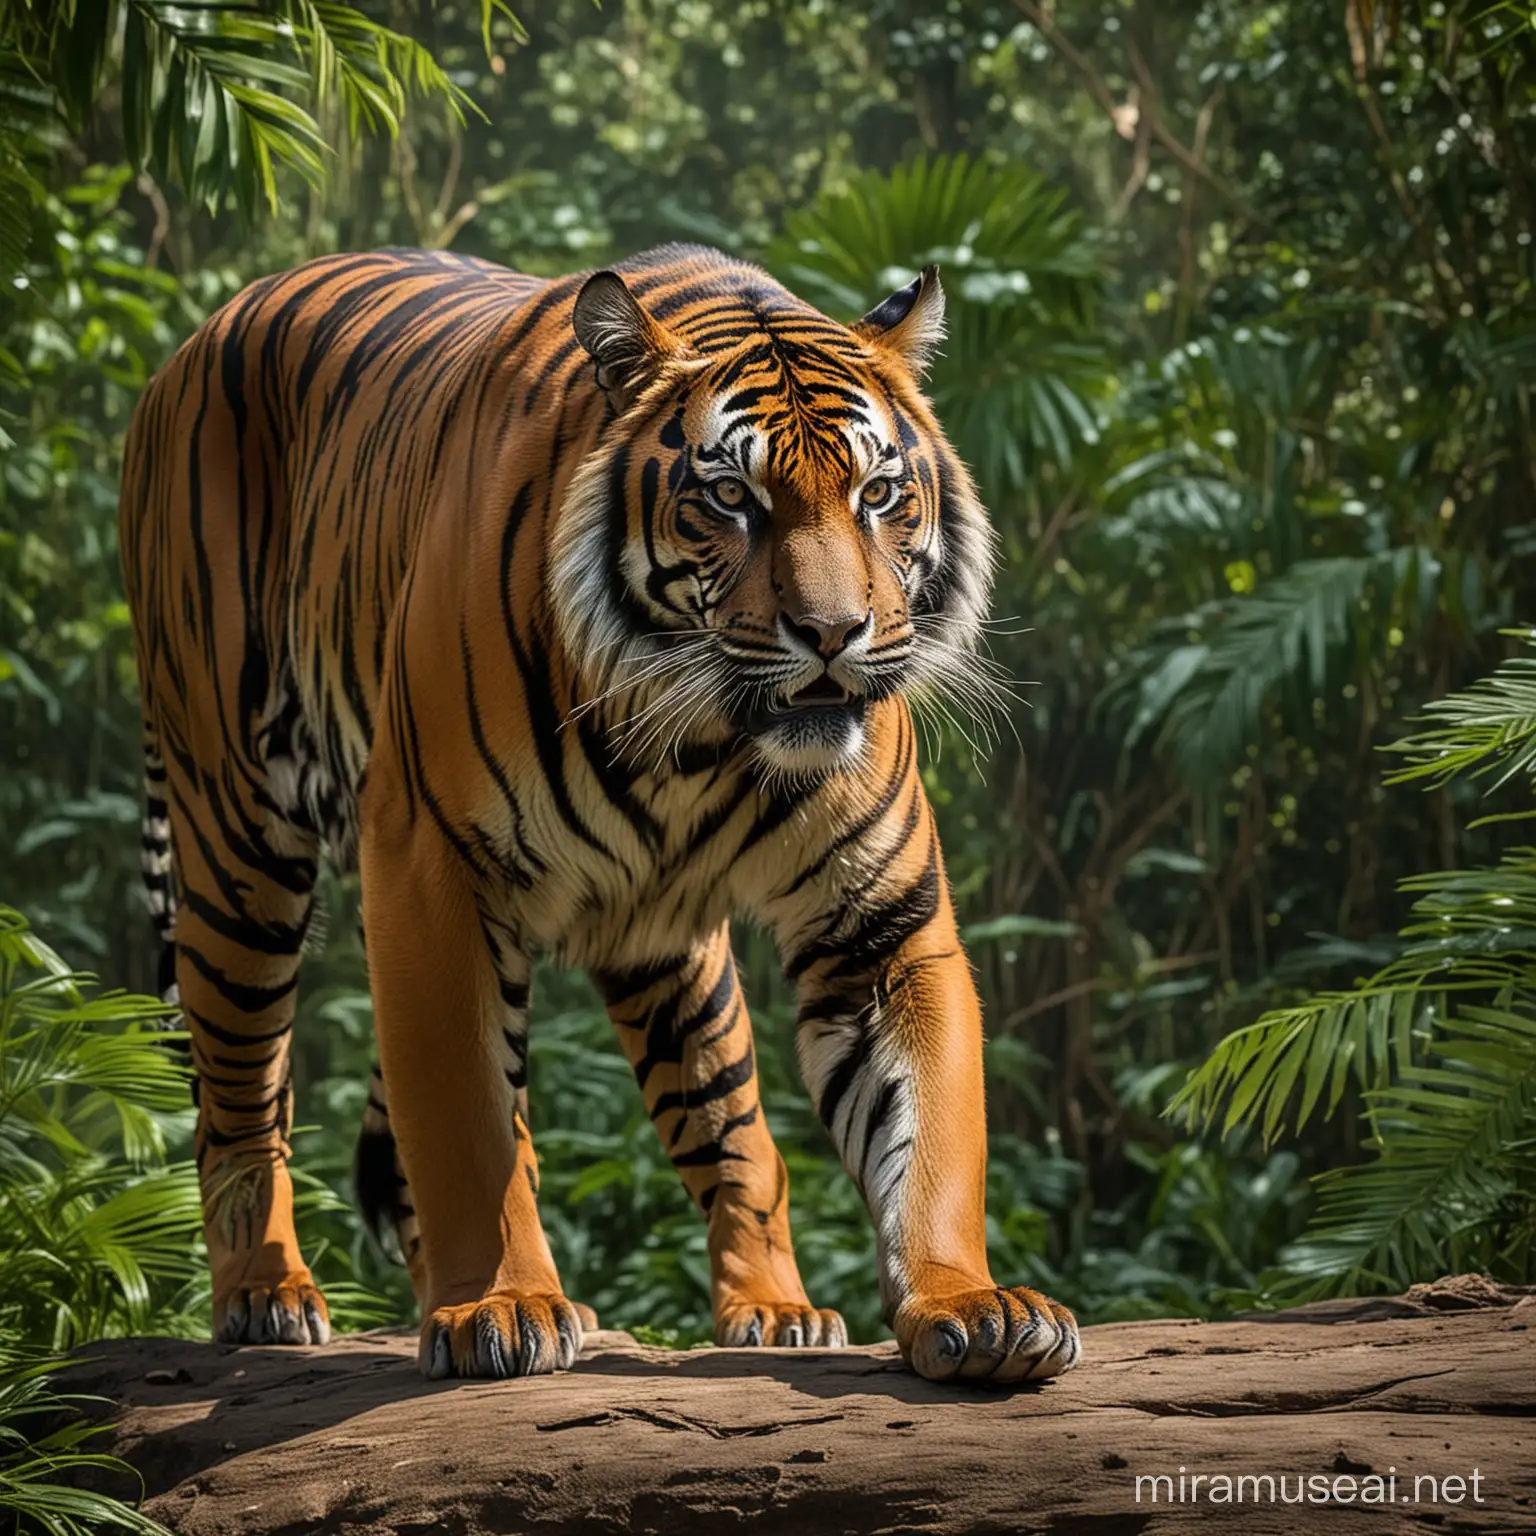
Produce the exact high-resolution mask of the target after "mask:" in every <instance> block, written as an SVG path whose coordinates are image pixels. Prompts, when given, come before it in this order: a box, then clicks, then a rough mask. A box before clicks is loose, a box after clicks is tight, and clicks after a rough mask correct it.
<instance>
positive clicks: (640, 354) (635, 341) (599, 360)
mask: <svg viewBox="0 0 1536 1536" xmlns="http://www.w3.org/2000/svg"><path fill="white" fill-rule="evenodd" d="M571 325H572V327H573V328H574V329H575V332H576V340H577V341H579V342H580V343H581V345H582V347H583V348H584V349H585V351H586V352H587V354H588V356H590V357H591V359H592V361H593V362H595V363H596V364H597V382H598V386H599V388H601V389H602V390H603V392H604V393H605V394H606V395H607V396H608V398H609V400H611V401H612V402H613V406H614V409H615V410H620V411H622V410H623V409H624V407H625V406H627V405H629V404H630V403H631V402H632V401H633V400H634V398H635V397H636V396H637V395H638V394H640V393H641V392H642V391H643V390H644V389H645V387H646V386H647V385H648V384H650V383H651V382H652V381H653V380H654V379H655V377H656V375H657V374H658V373H659V372H660V371H661V369H662V367H663V365H664V364H666V363H667V362H669V361H673V360H676V359H678V358H682V357H685V356H686V355H687V351H688V349H687V347H686V345H685V344H684V343H683V342H682V341H681V340H680V339H679V338H678V337H677V336H675V335H673V333H672V332H671V331H669V330H668V329H667V328H666V326H664V325H661V324H659V323H658V322H657V321H655V320H653V319H652V318H651V317H650V316H649V315H648V314H646V312H645V311H644V310H643V309H642V308H641V307H640V305H639V303H638V302H637V301H636V299H635V296H634V294H632V293H631V292H630V291H629V289H628V288H627V287H625V285H624V279H623V278H622V277H620V276H619V274H618V273H617V272H594V273H593V274H592V276H591V277H589V278H588V279H587V280H586V282H585V283H584V284H583V285H582V289H581V292H580V293H578V294H577V295H576V307H575V308H574V309H573V310H572V311H571Z"/></svg>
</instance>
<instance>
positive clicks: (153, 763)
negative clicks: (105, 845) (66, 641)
mask: <svg viewBox="0 0 1536 1536" xmlns="http://www.w3.org/2000/svg"><path fill="white" fill-rule="evenodd" d="M166 794H167V789H166V772H165V759H164V758H163V757H162V756H161V755H160V742H159V738H158V737H157V736H156V734H155V729H154V727H153V726H152V725H151V724H150V722H149V721H148V720H146V721H145V722H144V816H143V820H142V822H141V824H140V838H139V868H140V870H141V872H142V874H143V878H144V893H145V895H146V897H147V898H148V901H149V915H150V917H151V919H153V921H154V925H155V932H156V934H157V935H158V936H159V939H160V969H159V979H158V991H159V993H160V997H161V1000H162V1001H164V1002H167V1003H170V1004H171V1005H172V1006H173V1007H174V1006H176V1005H178V1004H179V1003H180V1001H181V998H180V994H179V992H178V989H177V986H176V869H175V862H174V858H173V855H172V851H171V808H170V803H169V801H168V800H167V799H166Z"/></svg>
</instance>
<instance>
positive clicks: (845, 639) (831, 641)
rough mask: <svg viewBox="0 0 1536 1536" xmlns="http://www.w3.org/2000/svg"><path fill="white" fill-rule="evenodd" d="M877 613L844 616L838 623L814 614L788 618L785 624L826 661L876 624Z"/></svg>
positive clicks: (798, 638)
mask: <svg viewBox="0 0 1536 1536" xmlns="http://www.w3.org/2000/svg"><path fill="white" fill-rule="evenodd" d="M874 618H875V613H874V609H872V608H871V609H869V610H867V611H866V612H864V613H862V614H852V613H849V614H844V615H843V616H842V617H841V618H838V619H823V618H819V617H817V615H815V614H813V613H807V614H803V615H802V616H801V617H800V618H798V619H791V618H789V617H787V616H786V617H785V620H784V624H785V627H786V628H787V629H788V630H789V632H790V633H791V634H792V635H793V636H794V637H795V639H797V640H799V641H802V642H803V643H804V644H806V645H808V646H810V648H811V649H812V650H813V651H815V652H816V653H817V654H818V655H820V656H822V657H824V658H825V659H826V660H828V661H831V659H832V658H833V657H834V656H836V655H837V654H838V653H839V652H840V651H845V650H847V648H848V647H849V646H850V645H851V644H852V643H853V642H854V641H855V640H857V639H858V638H859V637H860V636H861V635H862V634H863V633H864V631H865V630H866V629H867V628H868V627H869V626H870V625H871V624H872V623H873V622H874Z"/></svg>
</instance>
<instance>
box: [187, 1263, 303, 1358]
mask: <svg viewBox="0 0 1536 1536" xmlns="http://www.w3.org/2000/svg"><path fill="white" fill-rule="evenodd" d="M213 1337H214V1342H215V1343H218V1344H329V1343H330V1341H331V1315H330V1313H329V1311H327V1310H326V1305H325V1297H324V1296H322V1295H321V1294H320V1288H319V1287H318V1286H317V1285H316V1284H315V1282H314V1280H313V1279H312V1278H311V1276H310V1273H309V1271H308V1270H307V1269H302V1270H295V1271H294V1272H293V1273H292V1274H288V1275H284V1276H283V1277H282V1278H281V1279H280V1280H277V1281H276V1282H273V1283H262V1282H259V1281H245V1282H243V1283H241V1284H240V1285H237V1286H236V1287H235V1288H234V1289H233V1290H231V1291H229V1292H228V1293H226V1294H225V1295H223V1296H215V1297H214V1302H213Z"/></svg>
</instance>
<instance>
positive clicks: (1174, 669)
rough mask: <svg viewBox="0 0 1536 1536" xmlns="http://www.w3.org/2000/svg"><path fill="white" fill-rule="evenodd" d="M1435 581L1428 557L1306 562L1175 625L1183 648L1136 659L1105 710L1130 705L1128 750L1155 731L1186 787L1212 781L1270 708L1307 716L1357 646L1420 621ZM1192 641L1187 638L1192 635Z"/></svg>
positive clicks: (1259, 728) (1232, 762)
mask: <svg viewBox="0 0 1536 1536" xmlns="http://www.w3.org/2000/svg"><path fill="white" fill-rule="evenodd" d="M1438 573H1439V565H1438V562H1437V561H1436V559H1435V557H1434V555H1433V554H1432V553H1431V552H1430V551H1429V550H1427V549H1423V548H1419V547H1417V546H1407V547H1403V548H1398V549H1392V550H1387V551H1385V552H1383V553H1381V554H1375V555H1341V556H1335V557H1332V558H1328V559H1319V560H1302V561H1298V562H1297V563H1296V564H1295V565H1293V566H1291V567H1290V568H1289V569H1288V570H1286V571H1285V572H1283V573H1282V574H1281V575H1279V576H1277V577H1276V578H1275V579H1274V580H1273V581H1270V582H1266V583H1264V584H1263V585H1262V586H1260V587H1259V588H1258V589H1257V590H1256V591H1254V592H1252V593H1250V594H1246V595H1233V596H1232V597H1230V598H1229V599H1226V600H1222V601H1218V602H1214V603H1211V604H1209V605H1207V606H1206V608H1204V609H1203V610H1202V611H1201V612H1199V613H1197V614H1194V615H1190V616H1188V617H1186V618H1185V619H1184V620H1182V621H1181V622H1180V625H1179V628H1178V631H1177V633H1178V634H1179V636H1180V641H1179V643H1178V644H1175V645H1172V646H1168V645H1166V644H1165V645H1160V646H1152V647H1149V648H1148V649H1147V650H1145V651H1144V652H1143V653H1142V654H1141V656H1139V657H1138V658H1136V660H1135V662H1134V663H1133V666H1132V668H1131V671H1130V675H1129V677H1128V679H1127V681H1126V682H1124V683H1122V684H1120V685H1119V686H1118V688H1117V689H1116V690H1115V693H1114V694H1112V695H1111V696H1110V700H1111V702H1113V700H1114V699H1116V698H1119V699H1121V700H1124V699H1126V697H1127V695H1134V714H1133V717H1132V720H1131V724H1130V728H1129V732H1128V740H1129V742H1131V743H1132V744H1134V742H1135V741H1136V740H1138V739H1139V738H1140V737H1141V736H1142V735H1144V734H1145V733H1146V732H1147V731H1148V730H1150V729H1151V728H1153V727H1154V726H1157V727H1160V731H1159V738H1160V745H1161V746H1162V747H1163V749H1164V750H1166V751H1168V752H1169V754H1170V755H1171V756H1172V758H1173V761H1174V763H1175V765H1176V766H1177V768H1178V770H1179V771H1180V772H1181V773H1182V774H1184V775H1186V776H1187V777H1188V778H1189V779H1190V780H1191V781H1193V782H1198V783H1205V784H1209V783H1213V782H1219V781H1220V780H1221V779H1222V778H1224V777H1225V776H1226V775H1227V774H1229V773H1231V772H1232V771H1233V770H1234V769H1235V768H1236V767H1237V766H1238V765H1239V764H1240V763H1241V762H1242V760H1243V754H1244V751H1245V750H1246V748H1247V745H1248V743H1249V742H1251V741H1254V740H1256V739H1258V738H1259V737H1260V736H1261V735H1262V732H1263V724H1264V717H1265V712H1266V710H1267V709H1268V708H1269V707H1270V706H1272V705H1275V704H1280V705H1282V706H1285V707H1287V708H1288V709H1289V711H1290V713H1291V714H1292V715H1296V714H1302V715H1307V714H1310V709H1311V701H1312V699H1313V698H1314V697H1317V696H1319V695H1322V694H1324V693H1325V692H1327V691H1328V690H1329V688H1330V687H1331V686H1332V685H1333V684H1334V683H1335V682H1336V681H1337V678H1338V674H1339V673H1340V671H1341V670H1342V669H1343V666H1344V664H1345V663H1346V662H1347V661H1352V660H1353V659H1354V657H1355V654H1356V652H1357V651H1358V650H1359V649H1360V648H1361V647H1369V646H1371V645H1372V644H1376V643H1379V639H1378V637H1380V636H1384V635H1385V634H1386V632H1387V630H1388V629H1389V628H1390V627H1391V623H1392V621H1393V620H1394V619H1395V618H1401V619H1403V620H1404V621H1405V622H1407V623H1413V622H1416V621H1417V620H1418V618H1419V616H1420V615H1421V614H1422V613H1423V611H1424V608H1425V604H1426V602H1427V600H1428V595H1429V594H1430V593H1431V592H1432V591H1433V586H1434V583H1435V581H1436V579H1437V576H1438ZM1191 630H1192V631H1194V633H1195V634H1197V635H1199V636H1200V638H1199V639H1188V638H1186V637H1187V636H1188V634H1189V632H1190V631H1191Z"/></svg>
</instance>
